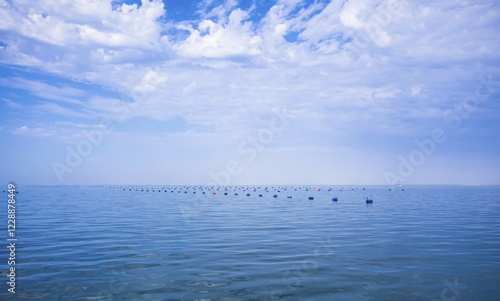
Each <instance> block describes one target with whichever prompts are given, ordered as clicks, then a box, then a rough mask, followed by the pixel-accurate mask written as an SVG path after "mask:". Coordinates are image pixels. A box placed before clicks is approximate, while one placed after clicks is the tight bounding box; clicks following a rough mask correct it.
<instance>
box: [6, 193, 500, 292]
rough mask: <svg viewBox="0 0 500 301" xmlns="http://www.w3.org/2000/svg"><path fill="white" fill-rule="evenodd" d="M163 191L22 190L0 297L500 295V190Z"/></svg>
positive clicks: (18, 196)
mask: <svg viewBox="0 0 500 301" xmlns="http://www.w3.org/2000/svg"><path fill="white" fill-rule="evenodd" d="M162 187H163V186H148V187H146V186H126V188H125V190H123V189H124V188H123V187H122V186H111V187H110V186H102V187H90V186H88V187H20V188H19V191H20V193H19V194H18V195H16V199H17V203H16V205H17V232H16V234H17V238H18V242H17V249H16V252H17V254H16V272H17V274H16V294H15V295H12V294H10V293H7V285H6V281H7V277H6V275H7V272H6V271H7V258H8V250H7V248H5V247H4V246H2V247H1V249H0V250H1V251H0V264H1V265H0V268H1V271H2V272H1V276H2V278H3V280H2V281H1V283H0V290H1V291H0V300H432V301H435V300H443V301H444V300H500V187H459V186H457V187H453V186H450V187H432V186H427V187H426V186H407V187H404V188H405V190H404V191H402V190H401V189H393V190H392V191H389V190H388V188H387V187H375V186H367V187H366V190H362V187H361V186H360V187H357V188H356V187H352V188H350V187H345V188H344V189H343V190H342V191H340V188H341V187H337V186H331V187H328V186H324V187H322V190H321V191H318V190H317V186H316V187H312V186H310V189H309V191H306V188H305V186H304V187H299V186H296V187H277V186H275V187H271V186H270V187H269V188H268V190H267V191H265V189H264V186H262V187H260V188H254V187H232V188H230V189H228V191H227V192H228V195H224V194H223V193H224V192H225V191H224V189H223V188H220V189H219V190H216V188H211V189H209V188H204V190H203V189H202V188H200V187H198V188H195V187H185V188H181V187H165V188H163V189H161V188H162ZM129 189H130V190H129ZM141 189H143V190H144V191H141ZM146 189H148V190H149V191H146ZM153 189H154V190H155V191H154V192H153ZM158 189H161V190H160V191H158ZM233 189H236V191H234V190H233ZM245 189H246V191H245ZM254 189H255V191H254ZM329 189H331V191H329ZM136 190H137V191H136ZM165 190H166V192H165ZM172 190H173V191H174V192H171V191H172ZM278 190H279V192H278ZM179 191H180V192H179ZM195 191H196V193H194V192H195ZM202 191H205V192H206V194H202ZM214 191H215V192H216V194H215V195H214V194H212V192H214ZM235 193H238V195H237V196H235V195H234V194H235ZM247 193H249V194H250V196H246V194H247ZM259 193H260V194H262V195H263V197H259V196H258V194H259ZM274 194H277V195H278V197H277V198H274V197H273V195H274ZM287 196H291V197H292V198H287ZM309 196H313V197H314V200H309V199H308V197H309ZM332 197H338V199H339V200H338V202H332ZM366 197H370V198H372V199H373V200H374V203H373V204H372V205H367V204H366V202H365V199H366ZM3 199H4V200H5V204H6V200H7V194H6V193H4V194H3ZM0 207H1V211H0V214H1V217H0V220H1V227H0V230H1V233H2V244H3V245H7V243H6V242H5V239H6V238H7V227H6V225H7V222H6V216H7V213H6V210H5V209H6V208H4V207H6V205H5V206H3V205H2V206H0Z"/></svg>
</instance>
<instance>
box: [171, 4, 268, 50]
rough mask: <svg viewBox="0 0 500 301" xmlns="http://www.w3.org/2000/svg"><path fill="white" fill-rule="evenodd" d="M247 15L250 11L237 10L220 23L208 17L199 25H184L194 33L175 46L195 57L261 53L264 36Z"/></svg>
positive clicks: (176, 48)
mask: <svg viewBox="0 0 500 301" xmlns="http://www.w3.org/2000/svg"><path fill="white" fill-rule="evenodd" d="M247 18H248V13H247V12H245V11H243V10H241V9H235V10H233V11H231V13H230V14H229V16H228V17H227V18H225V17H224V18H221V19H220V20H219V22H217V23H215V22H213V21H212V20H209V19H205V20H203V21H201V22H200V23H199V24H198V27H197V28H193V27H184V28H186V29H188V30H189V31H190V35H189V37H188V38H187V39H186V40H185V41H183V42H181V43H180V44H178V45H176V46H174V49H175V50H176V51H177V52H178V53H179V55H181V56H186V57H195V58H196V57H205V58H224V57H231V56H241V55H244V56H247V55H250V56H252V55H257V54H259V53H260V49H259V48H260V44H261V42H262V38H261V37H259V36H258V35H256V34H254V33H253V32H252V22H250V21H245V20H246V19H247Z"/></svg>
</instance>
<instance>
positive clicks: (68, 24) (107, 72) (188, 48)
mask: <svg viewBox="0 0 500 301" xmlns="http://www.w3.org/2000/svg"><path fill="white" fill-rule="evenodd" d="M498 28H500V5H499V4H498V2H495V1H486V0H479V1H449V0H444V1H395V0H379V1H370V0H366V1H357V0H346V1H326V0H325V1H299V0H287V1H281V0H280V1H262V0H245V1H236V0H226V1H218V0H204V1H194V0H193V1H163V2H162V1H159V0H155V1H148V0H144V1H106V0H95V1H69V0H59V1H52V2H50V4H47V3H45V2H43V1H27V0H9V1H7V0H0V75H1V77H0V118H1V121H0V141H1V148H0V165H1V166H2V168H1V172H0V182H2V183H7V182H9V181H14V182H16V183H19V184H43V185H59V184H62V185H65V184H68V185H70V184H113V183H119V184H210V183H215V184H250V185H253V184H339V185H356V184H359V185H369V184H380V185H394V184H399V183H401V184H465V185H491V184H500V139H499V138H500V120H499V117H498V116H500V114H499V113H500V106H499V95H500V68H499V67H500V55H499V53H498V49H499V48H500V47H499V46H500V39H499V36H498Z"/></svg>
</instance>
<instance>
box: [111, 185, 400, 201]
mask: <svg viewBox="0 0 500 301" xmlns="http://www.w3.org/2000/svg"><path fill="white" fill-rule="evenodd" d="M110 188H122V189H123V191H126V188H125V187H110ZM165 188H169V189H171V188H172V187H162V188H161V189H159V188H157V189H153V188H151V191H152V192H156V191H158V192H161V191H162V190H163V191H164V192H168V191H167V189H165ZM173 188H174V190H170V192H171V193H174V192H175V190H177V193H181V192H184V193H188V191H187V190H189V189H193V190H194V191H193V193H196V190H197V189H200V190H205V189H207V190H208V188H209V187H206V186H199V187H198V186H174V187H173ZM211 188H212V189H213V188H215V187H211ZM221 188H223V189H224V191H225V192H224V195H228V192H227V191H228V187H222V186H217V188H216V189H215V190H216V191H212V194H213V195H216V194H217V191H219V190H220V189H221ZM231 188H233V189H232V190H233V191H236V190H242V191H248V189H246V188H245V187H238V186H235V187H229V190H231ZM260 188H261V187H260V186H259V187H257V188H253V189H250V190H253V191H257V189H260ZM271 188H273V189H274V190H275V191H277V192H281V190H280V189H282V190H286V187H284V188H283V187H282V188H280V189H278V188H275V187H271ZM179 189H180V190H179ZM299 189H300V188H299ZM132 190H133V189H132V188H128V191H132ZM295 190H297V188H296V189H295ZM305 190H306V191H309V188H306V189H305ZM331 190H332V189H331V188H329V189H328V191H331ZM363 190H365V189H364V188H363ZM402 190H404V189H402ZM135 191H139V188H136V189H135ZM140 191H146V192H149V191H150V189H149V188H146V189H144V188H142V187H141V188H140ZM264 191H265V192H269V190H268V187H265V188H264ZM318 191H321V188H318ZM201 193H202V194H206V193H205V191H202V192H201ZM234 195H235V196H238V193H237V192H235V193H234ZM246 196H251V194H250V193H246ZM258 196H259V197H263V195H262V194H259V195H258ZM277 197H278V195H277V194H273V198H277ZM286 197H287V199H291V198H292V196H291V195H287V196H286ZM308 199H309V200H314V197H313V196H309V197H308ZM338 201H339V199H338V197H334V198H332V202H338ZM366 203H367V204H373V199H370V198H366Z"/></svg>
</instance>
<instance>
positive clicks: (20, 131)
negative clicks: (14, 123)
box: [14, 125, 56, 137]
mask: <svg viewBox="0 0 500 301" xmlns="http://www.w3.org/2000/svg"><path fill="white" fill-rule="evenodd" d="M14 134H16V135H25V136H30V137H52V136H55V135H56V131H55V130H51V129H43V128H40V127H37V128H30V127H28V126H26V125H23V126H21V127H18V128H17V129H15V130H14Z"/></svg>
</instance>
